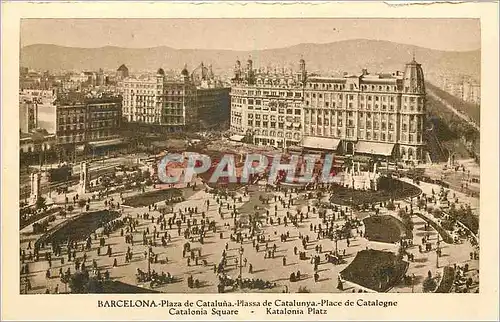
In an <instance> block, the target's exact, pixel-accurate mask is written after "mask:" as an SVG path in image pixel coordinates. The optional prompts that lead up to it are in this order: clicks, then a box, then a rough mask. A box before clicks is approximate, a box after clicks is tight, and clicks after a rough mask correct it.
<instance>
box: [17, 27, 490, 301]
mask: <svg viewBox="0 0 500 322" xmlns="http://www.w3.org/2000/svg"><path fill="white" fill-rule="evenodd" d="M160 20H161V19H160ZM175 21H176V22H175V23H176V24H178V25H179V26H180V25H183V24H186V23H187V22H186V21H187V20H186V21H182V20H179V21H177V20H175ZM231 21H232V20H230V19H229V20H227V21H217V19H215V20H213V21H211V22H205V23H206V25H205V26H206V28H212V27H210V26H219V24H220V25H221V26H224V28H222V27H220V26H219V27H220V28H222V29H224V30H233V27H234V28H236V29H238V28H240V29H238V30H241V26H242V25H243V24H242V22H241V21H239V20H234V21H233V22H232V23H233V25H232V27H228V25H227V23H230V22H231ZM404 22H405V24H408V26H410V25H411V26H413V27H411V28H413V31H414V32H420V33H422V31H421V28H422V26H423V25H422V24H421V23H417V21H412V22H411V23H410V22H409V21H406V20H404ZM65 23H66V22H61V21H58V22H57V21H54V24H56V25H57V26H60V25H61V26H62V25H64V24H65ZM103 23H104V25H107V26H108V27H109V28H110V30H111V29H113V30H116V32H117V34H120V32H121V31H119V30H122V29H120V28H123V27H124V26H122V25H115V24H114V22H112V21H106V22H103ZM148 23H149V22H147V21H144V24H145V25H146V24H148ZM165 23H166V22H165V21H163V22H162V21H159V22H158V24H159V25H162V26H164V27H163V28H165V30H168V31H169V32H170V35H171V36H174V35H177V34H178V33H177V29H175V28H177V27H175V28H174V27H172V26H169V25H168V24H165ZM269 23H271V22H269ZM273 23H274V22H273ZM283 23H285V22H283ZM286 23H290V22H286ZM302 23H303V21H301V20H297V21H295V24H290V25H289V27H290V28H295V26H298V25H301V24H302ZM318 23H319V22H318ZM336 23H340V22H339V21H336ZM381 23H382V22H380V21H375V20H374V21H372V24H375V25H376V24H381ZM386 23H387V24H388V26H389V25H391V24H392V23H395V22H391V21H387V22H383V24H386ZM435 23H436V24H437V25H440V23H439V22H435ZM38 24H41V22H40V21H32V22H29V23H28V22H25V23H23V24H22V26H23V28H26V30H29V31H27V32H25V34H26V35H28V36H27V37H28V38H26V39H30V38H29V35H31V34H33V33H35V32H36V30H38V29H37V28H34V27H33V26H38ZM72 24H73V25H78V24H83V25H82V26H84V27H85V28H83V29H82V30H87V31H88V30H91V29H92V28H93V27H92V26H93V25H92V22H90V21H86V20H85V19H83V20H81V21H73V22H72ZM87 24H88V25H87ZM163 24H165V25H163ZM342 24H343V25H344V27H345V28H346V29H348V30H350V29H351V27H352V26H357V25H358V22H357V21H344V22H342ZM73 25H71V26H73ZM425 25H426V24H425ZM89 26H90V27H89ZM185 26H186V28H188V27H189V24H188V25H185ZM391 26H392V25H391ZM426 26H427V25H426ZM461 26H465V27H467V28H469V29H468V30H469V32H470V35H471V36H470V37H471V38H473V39H475V38H474V37H476V32H477V29H478V28H479V27H478V25H477V24H474V23H472V22H470V21H469V22H467V23H466V22H463V23H462V24H461ZM219 27H217V28H219ZM465 27H464V28H465ZM57 28H58V30H64V29H65V28H59V27H57ZM204 28H205V27H204ZM204 28H203V29H204ZM213 28H215V27H213ZM304 28H305V25H304ZM365 28H366V29H365V32H363V33H360V34H359V35H361V36H363V37H365V33H370V32H375V30H374V29H373V28H372V27H370V26H369V25H365ZM391 28H392V27H391ZM391 28H389V29H391ZM408 28H409V27H408ZM70 29H71V28H70ZM236 29H235V30H236ZM389 29H387V30H389ZM444 29H446V30H448V29H447V27H446V28H444V27H443V28H442V30H444ZM23 30H24V29H23ZM314 30H315V29H314ZM242 32H243V31H242ZM310 34H315V32H311V33H310ZM422 34H423V35H424V36H425V37H423V38H426V37H427V35H428V33H422ZM195 35H196V33H194V34H193V33H192V34H191V36H195ZM359 35H358V36H357V37H359ZM249 37H250V36H249ZM251 37H252V39H254V38H253V37H255V36H254V35H251ZM266 37H267V34H266V33H260V34H259V37H255V39H257V38H259V39H265V38H266ZM357 37H348V38H347V39H342V40H340V39H337V40H335V41H333V42H331V43H324V41H323V40H322V39H321V37H319V38H318V39H316V40H315V41H316V42H313V43H310V42H309V40H307V43H302V44H296V43H295V41H296V40H293V39H291V40H290V41H291V42H292V45H289V46H284V47H283V48H274V47H273V46H274V45H272V43H269V44H268V45H267V47H270V48H267V47H264V48H263V49H258V48H257V49H256V48H254V47H252V48H250V49H249V48H247V49H238V50H228V49H220V50H219V49H217V50H218V51H213V50H209V49H185V48H184V49H175V48H170V47H168V46H160V45H158V44H156V43H155V44H154V46H156V47H147V48H146V47H144V48H142V47H141V46H139V47H140V48H139V47H138V48H135V49H133V50H132V49H131V48H128V47H119V46H117V47H108V46H107V45H106V46H104V47H102V48H97V49H96V48H93V47H92V46H91V47H92V48H90V47H89V48H83V47H82V48H80V47H71V46H62V45H61V46H59V45H54V46H49V45H47V44H43V43H42V44H40V43H36V42H35V43H34V41H35V40H36V41H38V40H37V39H31V42H27V43H26V44H25V46H24V47H22V50H21V65H20V66H19V86H20V89H19V121H20V122H19V151H18V152H19V165H20V167H19V204H18V205H19V242H20V245H19V270H20V273H19V279H20V280H19V285H20V292H21V293H22V294H70V293H71V294H90V293H129V294H130V293H179V294H184V293H189V294H190V293H193V294H194V293H202V294H215V293H478V292H479V285H480V281H479V275H480V274H479V261H480V258H479V254H480V243H479V235H480V232H479V222H480V208H479V204H480V189H479V187H480V167H479V164H480V149H479V147H480V142H481V141H480V130H479V126H480V124H479V115H480V104H481V100H480V93H481V85H480V84H479V79H480V73H479V71H480V65H479V63H478V62H480V58H481V55H480V50H479V49H477V48H475V49H474V50H473V51H470V52H469V51H463V50H460V49H457V48H455V44H453V43H452V44H448V46H449V47H450V48H451V49H449V50H447V51H439V50H435V49H431V48H428V47H425V46H426V45H422V44H420V45H419V44H413V43H408V44H406V43H400V42H396V41H385V40H384V41H382V40H380V38H378V37H377V36H375V35H373V37H372V38H369V39H359V38H357ZM83 38H85V37H83ZM160 38H161V37H160ZM185 38H189V37H185ZM234 38H238V37H234ZM278 38H280V37H278ZM84 40H87V39H84ZM181 40H182V41H184V40H185V39H184V38H183V39H178V41H181ZM292 40H293V41H292ZM89 41H90V40H89ZM197 41H198V42H200V43H202V42H203V41H205V39H198V40H197ZM304 41H305V40H304ZM194 43H196V41H194ZM479 44H480V43H477V45H478V46H479ZM150 45H151V44H149V45H148V46H150ZM185 45H186V44H185ZM252 46H253V45H252ZM271 47H272V48H271ZM110 48H111V49H110ZM478 48H480V47H478ZM99 50H102V52H101V51H99ZM40 53H45V54H43V55H41V54H40ZM389 56H391V57H389ZM47 57H50V59H41V58H47ZM167 57H168V59H167ZM354 57H355V59H354ZM457 57H458V58H457ZM457 61H459V63H457ZM452 62H453V63H452ZM450 66H451V67H450ZM174 156H175V158H177V159H176V161H173V159H172V158H174ZM255 156H258V157H259V158H258V160H254V159H251V158H252V157H255ZM276 164H279V165H284V166H283V167H277V168H275V165H276ZM195 168H196V169H197V170H200V169H201V168H203V170H200V171H194V170H193V169H195ZM257 168H258V171H257ZM250 169H252V171H250ZM325 178H328V180H325ZM170 179H174V180H170Z"/></svg>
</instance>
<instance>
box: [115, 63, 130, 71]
mask: <svg viewBox="0 0 500 322" xmlns="http://www.w3.org/2000/svg"><path fill="white" fill-rule="evenodd" d="M116 71H117V72H128V68H127V66H125V64H122V65H121V66H120V67H118V69H117V70H116Z"/></svg>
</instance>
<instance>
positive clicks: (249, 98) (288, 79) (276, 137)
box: [231, 60, 307, 148]
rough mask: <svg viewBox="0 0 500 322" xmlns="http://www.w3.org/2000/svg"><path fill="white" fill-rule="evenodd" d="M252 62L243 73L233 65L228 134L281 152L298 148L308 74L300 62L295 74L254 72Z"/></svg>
mask: <svg viewBox="0 0 500 322" xmlns="http://www.w3.org/2000/svg"><path fill="white" fill-rule="evenodd" d="M252 64H253V62H252V60H248V61H247V65H246V68H245V69H244V70H243V69H242V67H241V63H240V61H237V62H236V66H235V70H234V71H235V76H234V78H233V80H232V87H231V130H232V131H234V132H236V133H238V134H241V135H243V136H247V137H249V138H250V139H251V141H253V142H254V143H255V144H262V145H273V146H276V147H279V148H284V147H287V146H290V145H299V144H300V142H301V138H302V135H301V130H302V112H303V108H302V104H303V97H304V89H305V86H306V78H307V72H306V70H305V62H304V61H303V60H301V65H300V70H299V72H298V73H294V72H292V71H285V70H282V71H278V70H274V71H269V70H254V69H253V65H252Z"/></svg>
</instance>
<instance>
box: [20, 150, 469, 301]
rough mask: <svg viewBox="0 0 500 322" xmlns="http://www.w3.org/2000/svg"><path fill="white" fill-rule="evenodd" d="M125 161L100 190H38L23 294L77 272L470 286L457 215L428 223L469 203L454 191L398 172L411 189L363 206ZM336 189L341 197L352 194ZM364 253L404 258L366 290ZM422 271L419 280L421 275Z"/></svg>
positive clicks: (160, 282)
mask: <svg viewBox="0 0 500 322" xmlns="http://www.w3.org/2000/svg"><path fill="white" fill-rule="evenodd" d="M138 159H139V158H138ZM144 159H148V158H144ZM97 162H100V161H97ZM124 162H127V161H124ZM127 164H129V165H130V164H131V163H130V162H128V163H127ZM124 166H125V164H124ZM135 166H136V168H137V170H135V171H134V172H130V173H127V172H117V173H118V175H115V176H116V177H120V176H121V177H123V179H121V180H116V179H114V180H113V179H112V180H103V179H102V178H103V177H99V178H95V179H94V180H92V181H94V182H99V181H101V182H106V185H107V186H106V187H104V186H103V185H100V184H99V183H95V184H93V186H94V189H88V188H87V189H88V192H87V193H82V192H81V186H82V184H83V183H80V182H79V183H77V184H76V185H73V186H69V187H68V190H67V191H65V192H64V193H57V192H52V193H51V197H50V199H49V198H48V196H47V197H44V196H42V198H46V199H45V200H46V201H45V202H44V207H47V209H45V210H41V211H42V212H45V213H47V214H48V217H45V219H43V220H47V219H48V221H49V222H48V224H47V226H46V227H45V229H44V232H43V233H39V232H38V233H34V225H29V226H27V227H25V228H24V229H22V230H21V271H22V272H23V271H24V272H25V273H24V274H22V275H21V285H22V290H23V291H25V292H27V293H45V292H50V293H65V292H71V290H72V287H71V286H73V288H75V287H77V286H75V285H73V284H75V283H77V282H75V279H74V277H73V279H74V280H73V281H70V279H71V278H72V277H71V276H73V275H74V274H75V273H77V272H80V271H81V270H82V269H83V270H85V271H88V274H89V275H90V277H87V279H88V278H90V279H98V280H101V281H102V283H104V284H103V285H107V284H106V283H108V282H105V281H119V282H121V283H123V284H124V285H133V286H136V287H138V288H140V289H141V291H142V290H144V289H147V290H150V291H152V292H169V293H189V292H193V293H217V292H219V293H221V292H293V293H295V292H321V293H326V292H328V293H329V292H375V291H385V292H432V291H437V290H439V291H440V292H450V291H452V289H453V291H455V292H463V291H468V292H474V291H476V290H478V286H479V280H478V268H479V261H478V260H479V257H478V254H479V248H478V243H477V236H476V234H474V233H473V232H472V231H471V230H470V229H469V228H467V227H466V226H464V225H463V224H462V223H461V222H460V221H458V220H456V221H455V222H454V223H452V224H451V225H452V227H451V229H450V227H449V226H446V228H447V229H448V230H446V229H443V228H440V229H438V227H441V226H440V224H442V223H443V222H444V221H445V218H446V215H445V216H443V215H441V216H439V215H438V211H437V210H436V209H441V208H442V209H443V211H445V209H449V208H450V207H449V205H448V204H449V202H450V200H451V202H452V204H453V205H454V206H453V207H455V208H460V207H465V206H468V207H472V208H474V209H477V207H478V199H477V198H473V197H470V196H468V195H466V194H464V193H461V192H456V191H451V190H448V189H446V190H445V189H443V188H442V187H441V186H439V185H436V184H429V183H425V182H419V183H418V184H415V183H414V180H412V179H409V178H404V177H403V178H401V179H398V180H400V181H401V182H405V183H406V184H408V185H410V186H413V187H415V188H416V189H412V190H409V191H410V192H411V193H412V195H406V196H404V195H402V196H398V197H400V199H394V200H393V199H387V198H385V199H384V198H383V196H381V195H380V194H376V193H375V192H372V194H373V195H374V196H375V198H374V199H373V200H372V202H371V203H370V204H362V205H338V204H335V203H333V202H332V196H333V194H332V193H331V192H329V191H335V190H336V189H339V188H336V185H335V184H333V185H322V184H320V183H318V184H314V185H312V186H310V185H309V186H307V187H306V185H297V184H293V183H290V184H288V183H286V182H283V183H278V184H277V185H269V184H268V182H267V181H266V180H265V179H264V178H260V180H258V181H257V182H255V183H253V184H246V185H245V184H240V185H238V184H236V185H233V186H231V189H229V186H228V185H226V184H224V183H221V184H220V185H216V188H211V187H209V186H208V185H206V184H205V182H204V181H203V180H202V179H201V178H200V177H195V178H194V179H193V180H192V182H190V183H187V184H185V183H179V184H168V185H167V184H161V183H160V182H157V181H155V179H153V178H152V174H151V173H150V172H149V167H148V165H147V164H143V163H141V161H139V163H138V164H137V163H136V164H135ZM131 168H133V167H131ZM177 170H179V169H177ZM138 172H139V173H143V176H142V177H141V179H140V182H139V184H138V185H136V186H135V187H132V188H130V187H129V185H127V182H126V180H127V179H128V178H132V179H133V180H136V177H137V176H136V175H135V173H138ZM90 177H92V176H90ZM151 179H153V180H151ZM394 180H396V179H394ZM116 182H121V184H120V185H118V184H116V185H115V186H113V185H112V183H116ZM154 182H155V183H154ZM125 187H128V188H130V189H127V190H126V189H125ZM226 187H228V188H226ZM348 190H349V189H348ZM350 190H351V191H353V192H354V191H355V190H354V189H350ZM113 191H114V192H113ZM363 191H364V192H365V193H370V192H369V191H366V190H363ZM359 192H361V191H359ZM160 193H161V194H160ZM451 195H453V197H452V198H451ZM444 196H449V199H443V198H444ZM336 198H338V197H336ZM336 198H333V200H335V201H336ZM344 198H345V204H350V203H351V202H352V200H353V199H351V196H350V195H349V194H348V195H347V196H344ZM376 198H380V200H377V199H376ZM48 200H50V202H48ZM363 200H365V199H363ZM47 205H48V206H47ZM51 209H59V210H58V211H57V212H54V211H51ZM99 212H111V213H113V214H114V215H113V216H108V217H103V216H102V215H99ZM96 214H97V217H99V216H100V218H93V217H96ZM51 217H52V218H51ZM85 217H89V219H87V221H85V220H82V218H83V219H84V218H85ZM377 218H379V219H377ZM43 220H39V222H40V221H43ZM381 220H382V221H381ZM408 222H410V224H409V225H408ZM446 222H448V221H446ZM443 226H444V225H443ZM436 229H437V231H438V232H439V233H438V232H437V231H436ZM438 236H439V237H438ZM69 240H70V241H71V247H69V248H68V247H67V243H68V241H69ZM438 240H439V241H438ZM54 245H57V246H56V247H54ZM58 248H59V249H58ZM61 249H62V250H61ZM368 251H370V252H372V253H370V255H368V256H369V258H365V259H360V260H361V261H367V260H368V261H369V264H368V265H369V266H371V265H375V264H374V263H376V262H377V258H378V256H379V255H380V254H381V253H382V254H383V253H390V254H392V256H394V257H396V256H399V257H398V258H399V260H400V262H401V263H404V265H403V266H399V265H396V266H395V268H394V275H396V276H395V277H394V279H393V280H391V281H390V283H389V284H387V285H383V286H382V284H381V285H376V286H375V287H374V286H373V284H374V283H384V284H385V283H386V281H378V282H374V281H373V278H372V279H371V280H365V279H366V278H367V277H369V276H372V274H375V276H376V274H377V273H379V272H375V273H370V274H368V275H367V274H366V272H365V269H362V268H364V267H365V265H367V263H365V264H361V265H362V266H361V267H359V265H358V264H356V263H357V262H358V260H357V258H358V255H360V254H361V255H363V254H365V252H368ZM68 252H69V254H70V255H68ZM437 253H439V256H438V255H437ZM37 254H38V255H37ZM47 256H48V257H47ZM362 257H366V255H363V256H362ZM371 257H373V258H371ZM355 259H356V262H355V264H354V265H352V266H351V264H352V263H353V261H354V260H355ZM148 262H149V263H148ZM82 265H83V267H85V268H82ZM381 265H383V260H382V262H381ZM375 266H376V265H375ZM391 267H392V265H391ZM360 269H362V270H361V271H359V270H360ZM450 269H451V271H450ZM351 270H358V272H357V274H356V273H352V272H351ZM344 272H346V273H344ZM347 272H348V273H349V274H347ZM391 272H392V269H391ZM61 274H62V275H61ZM72 274H73V275H72ZM391 274H392V273H391ZM428 274H430V276H432V278H431V280H432V282H428V283H427V284H430V285H431V286H430V287H429V286H428V285H427V284H426V283H424V281H426V280H427V277H428V276H429V275H428ZM450 274H451V277H450V276H449V275H450ZM240 276H241V279H240V278H239V277H240ZM363 276H364V278H363ZM381 278H382V277H379V279H381ZM450 278H451V282H450V281H448V279H450ZM375 279H377V278H375ZM469 279H470V281H469ZM87 283H88V280H87ZM446 283H447V284H446ZM89 285H90V284H89ZM221 285H222V286H221ZM380 286H382V288H380ZM80 287H82V286H80ZM79 289H80V288H79ZM112 289H113V290H114V292H117V291H116V290H122V288H120V287H117V288H112ZM125 289H128V288H127V287H123V292H125V291H124V290H125ZM133 290H134V289H131V290H129V291H128V292H135V291H133ZM102 291H103V290H102V289H101V292H102ZM144 291H146V290H144ZM81 292H92V290H88V289H87V290H85V291H84V288H82V289H81ZM94 292H97V291H95V290H94ZM118 292H120V291H118Z"/></svg>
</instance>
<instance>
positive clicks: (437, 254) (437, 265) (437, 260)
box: [436, 232, 439, 268]
mask: <svg viewBox="0 0 500 322" xmlns="http://www.w3.org/2000/svg"><path fill="white" fill-rule="evenodd" d="M437 233H438V234H437V245H436V268H439V232H437Z"/></svg>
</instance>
